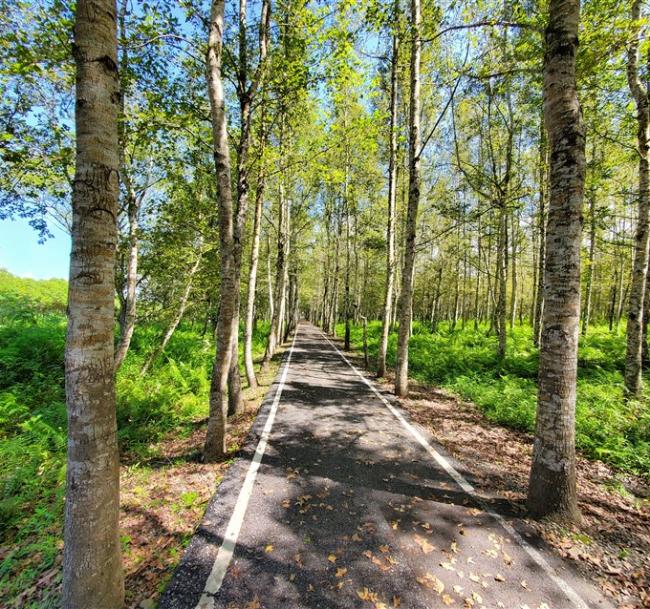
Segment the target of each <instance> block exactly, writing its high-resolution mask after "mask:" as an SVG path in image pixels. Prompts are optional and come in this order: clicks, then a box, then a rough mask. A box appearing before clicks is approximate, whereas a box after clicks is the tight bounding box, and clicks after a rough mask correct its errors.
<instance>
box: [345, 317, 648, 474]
mask: <svg viewBox="0 0 650 609" xmlns="http://www.w3.org/2000/svg"><path fill="white" fill-rule="evenodd" d="M340 331H342V326H340ZM380 332H381V324H380V323H379V322H371V323H370V324H369V326H368V351H369V354H370V357H371V358H376V355H377V351H378V344H379V335H380ZM496 340H497V339H496V337H495V336H493V335H488V333H487V329H486V328H480V329H479V331H474V329H473V327H472V328H469V327H467V328H465V329H460V328H457V329H456V330H455V331H452V330H451V329H450V327H449V326H448V325H446V324H441V325H440V327H439V328H438V331H437V332H435V333H433V334H432V333H431V332H430V331H429V330H428V328H426V327H425V326H423V325H421V324H419V323H417V322H416V323H415V324H414V328H413V336H412V338H411V341H410V343H409V373H410V376H411V377H413V378H415V379H417V380H419V381H423V382H425V383H430V384H434V385H438V386H440V387H443V388H445V389H448V390H450V391H452V392H454V393H456V394H457V395H459V396H460V397H461V398H463V399H466V400H469V401H472V402H474V403H475V404H476V405H477V406H478V407H479V408H480V409H481V410H482V411H483V412H484V413H485V415H486V417H487V418H488V419H489V420H491V421H494V422H496V423H500V424H502V425H506V426H508V427H512V428H514V429H518V430H521V431H526V432H533V431H534V427H535V409H536V402H537V363H538V353H537V349H535V347H534V346H533V340H532V331H531V329H530V327H528V326H517V327H515V329H514V331H512V332H511V333H510V335H509V337H508V352H507V356H506V358H505V359H504V361H502V362H499V360H498V358H497V356H496ZM352 342H353V344H354V346H355V347H357V348H359V347H361V345H362V330H361V327H354V328H353V330H352ZM396 344H397V335H396V333H393V334H391V336H390V339H389V345H388V354H387V360H388V364H389V365H391V366H394V364H395V349H396ZM578 364H579V367H578V391H577V405H576V445H577V447H578V449H579V450H581V451H582V453H583V454H584V455H585V456H587V457H588V458H591V459H601V460H602V461H605V462H607V463H609V464H611V465H614V466H616V467H619V468H621V469H623V470H627V471H632V472H636V473H641V474H644V475H650V410H649V409H648V408H647V406H645V405H644V404H640V403H637V402H626V401H625V399H624V386H623V370H624V365H625V337H624V336H622V335H620V334H615V333H611V332H609V331H608V329H607V328H606V327H605V326H598V327H595V328H591V329H590V331H589V334H588V336H587V338H586V339H584V338H583V339H581V342H580V350H579V362H578ZM649 382H650V380H649Z"/></svg>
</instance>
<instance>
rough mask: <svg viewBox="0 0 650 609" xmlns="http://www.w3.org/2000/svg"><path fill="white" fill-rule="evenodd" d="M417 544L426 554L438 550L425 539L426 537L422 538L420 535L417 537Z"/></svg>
mask: <svg viewBox="0 0 650 609" xmlns="http://www.w3.org/2000/svg"><path fill="white" fill-rule="evenodd" d="M415 543H417V544H418V545H419V546H420V547H421V548H422V552H424V553H425V554H429V553H431V552H433V551H434V550H435V549H436V548H435V547H434V546H432V545H431V544H430V543H429V542H428V541H427V540H426V539H424V537H420V536H419V535H416V536H415Z"/></svg>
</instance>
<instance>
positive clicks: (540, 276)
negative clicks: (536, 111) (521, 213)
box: [533, 120, 548, 347]
mask: <svg viewBox="0 0 650 609" xmlns="http://www.w3.org/2000/svg"><path fill="white" fill-rule="evenodd" d="M546 137H547V136H546V128H545V126H544V121H543V120H542V121H541V125H540V136H539V210H538V214H537V218H538V219H537V222H538V234H539V251H538V253H537V298H536V300H535V313H534V317H533V342H534V343H535V346H536V347H538V346H539V342H540V338H541V334H542V314H543V311H544V267H545V265H546V197H547V191H546V186H547V183H548V146H547V141H546Z"/></svg>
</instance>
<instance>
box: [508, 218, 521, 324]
mask: <svg viewBox="0 0 650 609" xmlns="http://www.w3.org/2000/svg"><path fill="white" fill-rule="evenodd" d="M511 224H512V229H511V231H510V241H511V243H512V255H511V260H512V264H511V265H510V266H511V269H512V271H511V277H512V283H511V288H510V320H509V321H510V329H511V330H512V329H513V328H514V327H515V319H517V306H518V303H517V255H518V252H517V241H518V234H519V233H518V228H519V219H518V218H517V213H516V212H515V213H513V214H512V216H511Z"/></svg>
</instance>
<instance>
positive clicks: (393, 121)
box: [377, 3, 399, 377]
mask: <svg viewBox="0 0 650 609" xmlns="http://www.w3.org/2000/svg"><path fill="white" fill-rule="evenodd" d="M398 8H399V4H398V3H395V19H396V18H397V10H398ZM397 27H398V25H397V24H395V32H394V33H393V50H392V55H391V63H390V134H389V137H390V143H389V147H390V150H389V160H388V222H387V226H386V288H385V290H384V310H383V313H382V324H381V337H380V339H379V353H378V355H377V376H378V377H383V376H385V374H386V351H387V350H388V333H389V331H390V324H391V317H392V307H393V290H394V288H395V209H396V201H397V67H398V63H399V34H398V31H397Z"/></svg>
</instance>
